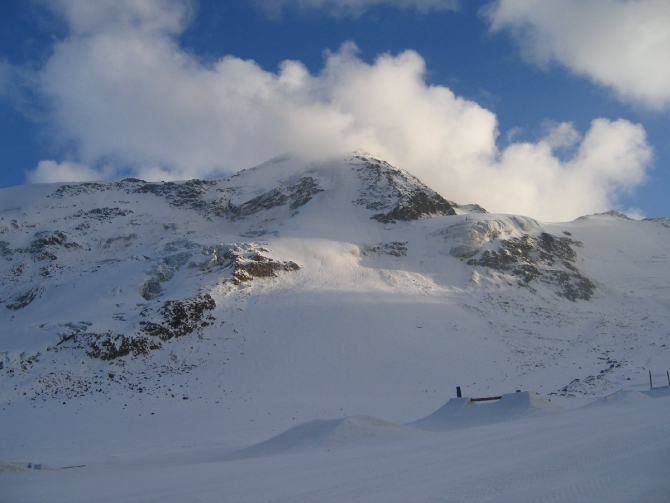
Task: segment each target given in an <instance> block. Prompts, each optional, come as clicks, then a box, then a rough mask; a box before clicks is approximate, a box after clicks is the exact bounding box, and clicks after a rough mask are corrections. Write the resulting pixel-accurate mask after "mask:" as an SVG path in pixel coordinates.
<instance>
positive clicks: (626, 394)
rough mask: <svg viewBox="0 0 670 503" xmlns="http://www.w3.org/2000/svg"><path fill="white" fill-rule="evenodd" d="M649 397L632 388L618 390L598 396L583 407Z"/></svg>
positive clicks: (638, 400) (637, 400)
mask: <svg viewBox="0 0 670 503" xmlns="http://www.w3.org/2000/svg"><path fill="white" fill-rule="evenodd" d="M649 398H650V397H649V396H647V395H646V394H645V392H639V391H633V390H623V389H622V390H619V391H617V392H615V393H612V394H610V395H607V396H604V397H601V398H598V399H597V400H594V401H593V402H591V403H589V404H587V405H585V407H599V406H602V405H609V404H619V403H639V402H641V401H646V400H648V399H649Z"/></svg>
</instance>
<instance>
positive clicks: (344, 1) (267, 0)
mask: <svg viewBox="0 0 670 503" xmlns="http://www.w3.org/2000/svg"><path fill="white" fill-rule="evenodd" d="M255 1H256V3H257V4H259V5H261V6H262V7H263V8H264V9H266V11H267V12H269V13H271V14H273V15H278V14H280V13H281V12H282V10H283V9H284V8H286V7H294V8H297V9H300V10H320V11H323V12H326V13H328V14H331V15H334V16H354V17H355V16H360V15H361V14H363V13H364V12H365V11H367V10H368V9H371V8H373V7H379V6H389V7H395V8H400V9H415V10H417V11H418V12H421V13H426V12H430V11H440V10H455V9H457V8H458V5H459V2H460V0H255Z"/></svg>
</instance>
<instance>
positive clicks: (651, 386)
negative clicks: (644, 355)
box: [649, 370, 654, 389]
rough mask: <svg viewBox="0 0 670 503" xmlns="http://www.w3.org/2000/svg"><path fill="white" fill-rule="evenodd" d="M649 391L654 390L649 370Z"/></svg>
mask: <svg viewBox="0 0 670 503" xmlns="http://www.w3.org/2000/svg"><path fill="white" fill-rule="evenodd" d="M649 389H654V385H653V384H652V382H651V370H650V371H649Z"/></svg>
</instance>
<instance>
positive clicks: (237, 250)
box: [200, 243, 300, 285]
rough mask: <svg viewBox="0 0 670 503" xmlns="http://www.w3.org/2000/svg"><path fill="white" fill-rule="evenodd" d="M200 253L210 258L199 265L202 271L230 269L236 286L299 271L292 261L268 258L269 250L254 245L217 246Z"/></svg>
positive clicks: (298, 267)
mask: <svg viewBox="0 0 670 503" xmlns="http://www.w3.org/2000/svg"><path fill="white" fill-rule="evenodd" d="M202 253H203V254H205V255H208V256H210V259H209V260H208V261H206V262H205V263H203V264H201V265H200V268H201V269H202V270H213V269H219V268H220V269H230V270H232V280H233V283H235V284H236V285H239V284H240V283H244V282H246V281H251V280H252V279H254V278H270V277H277V275H278V274H277V273H279V272H282V271H284V272H291V271H297V270H299V269H300V266H299V265H298V264H296V263H295V262H293V261H290V260H289V261H279V260H274V259H272V258H270V257H268V256H267V254H268V253H269V250H268V249H267V248H265V247H263V246H261V245H258V244H255V243H241V244H238V243H235V244H230V245H217V246H213V247H210V248H206V249H204V250H203V251H202ZM264 254H265V255H264Z"/></svg>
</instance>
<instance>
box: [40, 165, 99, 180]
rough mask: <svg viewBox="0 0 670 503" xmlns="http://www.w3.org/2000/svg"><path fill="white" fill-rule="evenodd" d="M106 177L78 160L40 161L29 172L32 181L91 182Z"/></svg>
mask: <svg viewBox="0 0 670 503" xmlns="http://www.w3.org/2000/svg"><path fill="white" fill-rule="evenodd" d="M102 178H104V174H103V173H100V172H99V171H96V170H94V169H91V168H89V167H88V166H84V165H83V164H79V163H76V162H69V161H64V162H56V161H53V160H48V161H40V162H39V164H38V165H37V168H35V169H34V170H33V171H31V172H30V173H29V174H28V181H29V182H30V183H56V182H63V181H68V182H90V181H94V180H100V179H102Z"/></svg>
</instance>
